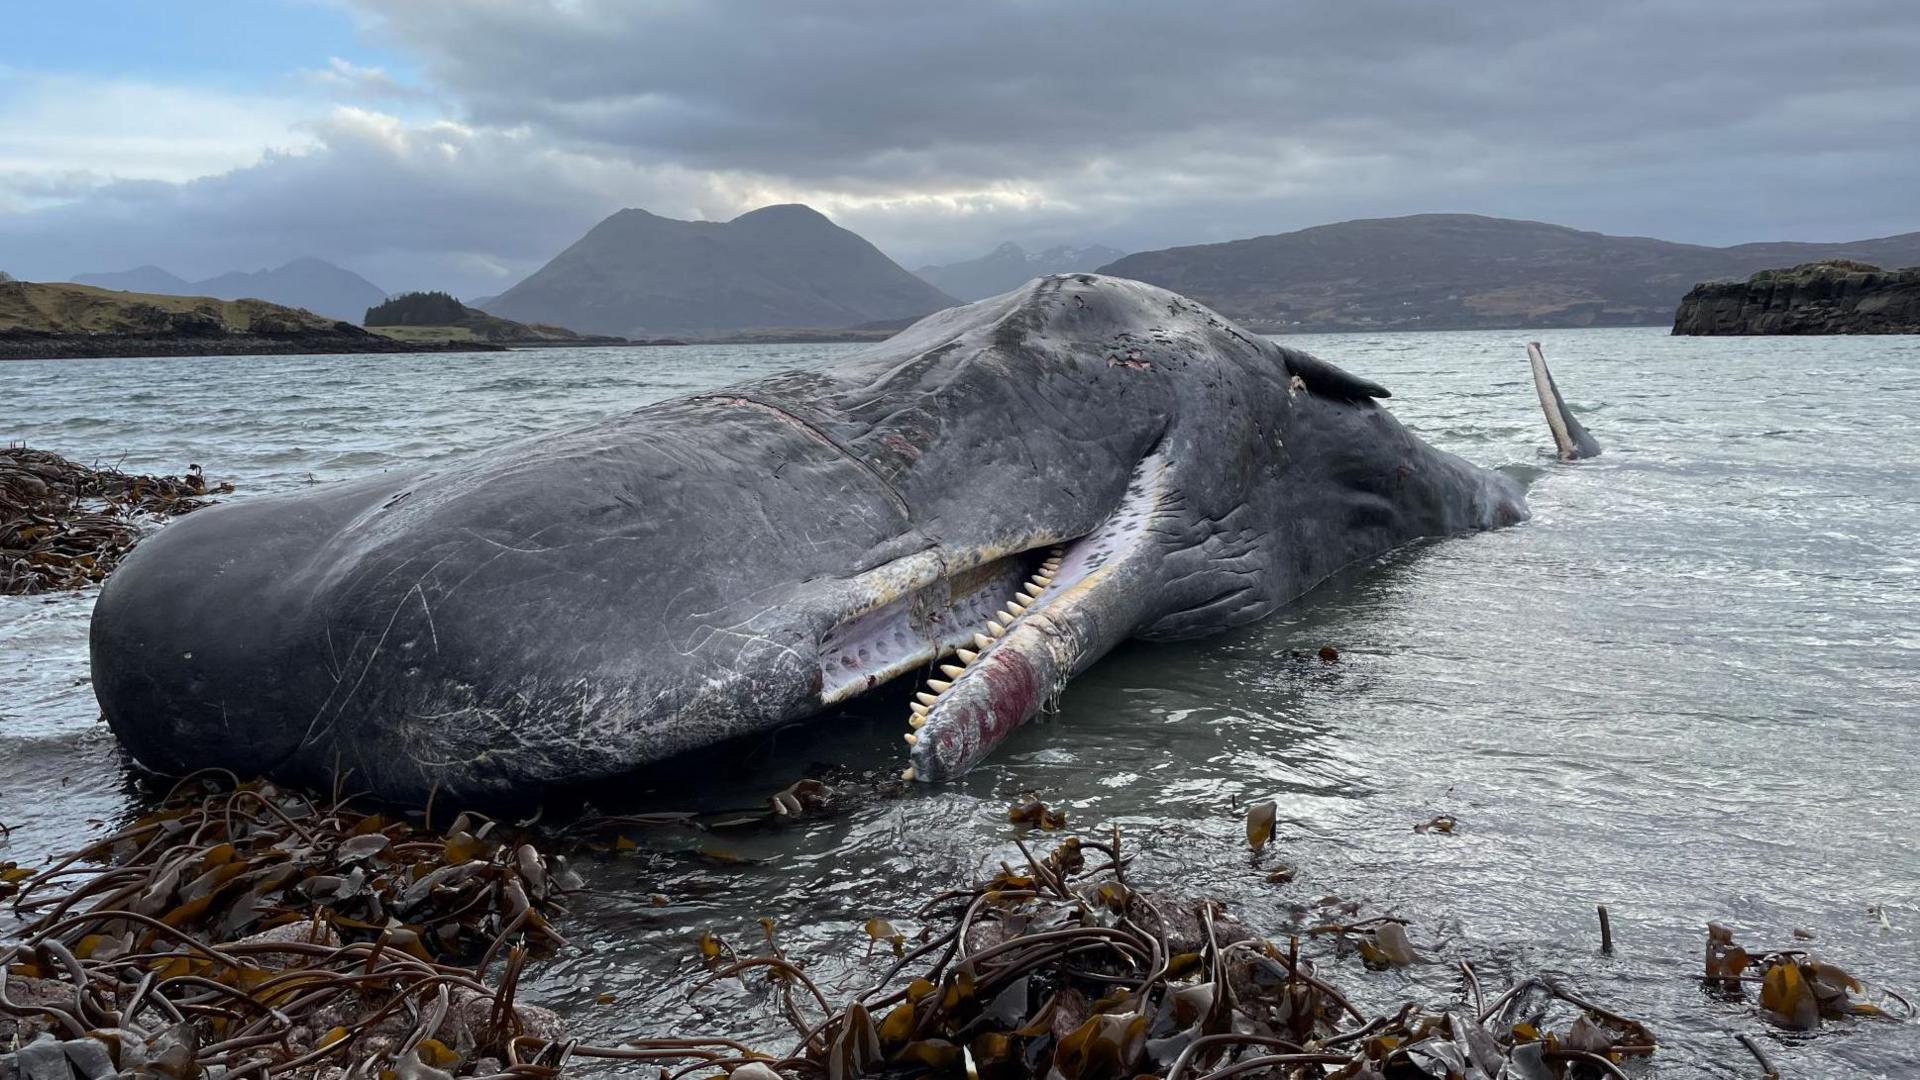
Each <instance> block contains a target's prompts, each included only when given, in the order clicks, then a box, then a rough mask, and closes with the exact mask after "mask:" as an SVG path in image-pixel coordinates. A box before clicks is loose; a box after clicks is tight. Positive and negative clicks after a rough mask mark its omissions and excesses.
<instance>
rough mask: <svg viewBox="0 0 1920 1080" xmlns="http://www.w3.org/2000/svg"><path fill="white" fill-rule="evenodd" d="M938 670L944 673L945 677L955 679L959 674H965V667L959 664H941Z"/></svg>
mask: <svg viewBox="0 0 1920 1080" xmlns="http://www.w3.org/2000/svg"><path fill="white" fill-rule="evenodd" d="M940 670H941V671H943V672H945V673H946V676H947V678H949V679H957V678H959V677H960V676H961V675H964V674H966V670H967V669H966V668H963V667H961V666H960V665H959V664H941V665H940Z"/></svg>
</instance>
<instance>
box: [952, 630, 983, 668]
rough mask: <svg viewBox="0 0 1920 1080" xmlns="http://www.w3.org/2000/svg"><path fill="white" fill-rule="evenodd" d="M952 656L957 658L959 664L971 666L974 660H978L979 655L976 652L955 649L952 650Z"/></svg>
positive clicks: (977, 635) (976, 635)
mask: <svg viewBox="0 0 1920 1080" xmlns="http://www.w3.org/2000/svg"><path fill="white" fill-rule="evenodd" d="M973 636H974V637H979V636H980V635H979V634H975V635H973ZM953 655H955V656H957V657H959V658H960V662H961V663H963V664H971V663H973V662H974V661H975V660H978V659H980V654H979V653H977V652H974V651H973V650H972V649H955V650H953Z"/></svg>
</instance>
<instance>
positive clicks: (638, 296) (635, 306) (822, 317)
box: [485, 204, 957, 337]
mask: <svg viewBox="0 0 1920 1080" xmlns="http://www.w3.org/2000/svg"><path fill="white" fill-rule="evenodd" d="M955 303H957V301H955V300H954V298H953V297H951V296H948V295H947V294H946V293H943V292H941V291H940V290H939V289H937V288H935V287H933V286H932V285H929V284H927V283H926V282H925V281H922V280H921V279H919V278H917V277H915V276H913V275H912V274H911V273H908V272H907V271H906V270H905V269H904V268H902V267H901V266H900V265H899V264H898V263H896V262H894V261H893V260H892V259H889V258H887V257H886V256H885V255H883V254H881V253H880V249H878V248H876V247H874V246H873V245H872V244H870V243H868V242H867V241H866V240H864V239H862V238H861V237H859V236H857V235H855V234H854V233H852V232H849V231H847V230H846V229H843V228H841V227H840V226H838V225H835V224H834V223H833V222H831V221H829V220H827V218H826V216H825V215H823V214H821V213H820V212H819V211H816V210H813V209H811V208H809V207H805V206H799V205H794V204H788V205H780V206H765V207H761V208H760V209H758V210H754V211H751V212H749V213H745V214H742V215H740V216H739V217H737V218H734V219H733V220H731V221H725V222H715V221H679V220H675V219H673V218H665V217H660V216H658V215H656V214H650V213H648V212H646V211H645V210H621V211H619V212H618V213H616V214H613V215H612V216H610V217H608V218H607V219H605V220H604V221H602V222H600V223H599V224H598V225H595V226H594V227H593V228H592V229H591V230H589V231H588V232H587V234H586V235H585V236H583V237H581V238H580V239H579V240H577V241H575V242H574V244H573V245H572V246H571V247H569V248H567V249H566V250H565V251H562V252H561V253H560V254H558V255H556V256H554V257H553V259H552V261H550V262H548V263H547V264H546V265H545V266H543V267H541V268H540V269H539V270H536V271H534V273H533V274H531V275H530V276H528V277H527V278H526V280H524V281H522V282H520V283H519V284H517V285H515V286H514V287H513V288H511V289H508V290H507V291H506V292H504V293H501V294H500V295H499V296H497V297H493V298H491V299H489V300H488V301H486V303H485V310H486V311H488V312H489V313H491V314H494V315H499V316H502V317H504V318H508V319H515V320H518V321H520V322H528V323H548V324H553V325H558V326H565V327H567V328H569V329H572V330H578V331H582V332H586V333H595V334H617V335H621V336H624V337H655V336H659V335H662V334H675V335H713V334H724V333H730V332H738V331H742V330H760V329H771V328H781V327H844V326H855V325H859V324H861V323H870V322H877V321H881V320H888V319H900V318H908V317H913V316H919V315H925V314H927V313H929V312H933V311H938V310H940V309H941V308H947V307H952V306H953V305H954V304H955Z"/></svg>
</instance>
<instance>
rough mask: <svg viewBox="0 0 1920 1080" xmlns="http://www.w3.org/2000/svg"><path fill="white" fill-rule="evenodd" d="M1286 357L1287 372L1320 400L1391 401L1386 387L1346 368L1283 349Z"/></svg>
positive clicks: (1315, 357)
mask: <svg viewBox="0 0 1920 1080" xmlns="http://www.w3.org/2000/svg"><path fill="white" fill-rule="evenodd" d="M1280 352H1281V355H1283V356H1285V357H1286V360H1287V370H1288V371H1289V372H1291V373H1292V374H1293V375H1294V377H1295V378H1297V379H1299V380H1300V381H1301V382H1302V383H1304V384H1306V387H1307V389H1308V390H1311V391H1313V392H1314V393H1316V394H1319V395H1320V396H1321V397H1330V398H1339V399H1340V400H1342V401H1360V400H1362V399H1365V398H1388V397H1392V396H1393V393H1392V392H1391V391H1389V390H1388V389H1387V388H1386V387H1384V386H1381V385H1380V384H1379V383H1377V382H1373V381H1372V380H1369V379H1363V378H1361V377H1360V376H1358V375H1355V374H1353V373H1352V372H1350V371H1347V370H1346V369H1344V368H1340V367H1336V366H1334V365H1333V364H1329V363H1327V362H1326V361H1325V360H1322V359H1320V358H1319V357H1317V356H1313V355H1311V354H1309V353H1303V352H1300V351H1299V350H1297V349H1284V348H1283V349H1281V350H1280Z"/></svg>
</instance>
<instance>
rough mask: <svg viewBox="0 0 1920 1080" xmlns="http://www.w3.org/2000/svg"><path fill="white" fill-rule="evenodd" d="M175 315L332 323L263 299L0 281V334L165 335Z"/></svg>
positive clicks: (319, 327)
mask: <svg viewBox="0 0 1920 1080" xmlns="http://www.w3.org/2000/svg"><path fill="white" fill-rule="evenodd" d="M176 317H186V318H187V319H189V320H193V321H198V320H212V321H217V322H219V323H220V324H221V325H223V326H225V327H226V328H227V329H228V330H230V331H233V332H238V333H245V332H248V331H255V332H263V333H264V332H271V333H289V332H297V331H302V330H306V331H313V332H319V333H325V332H331V331H332V330H333V328H334V325H335V323H334V320H332V319H328V318H324V317H322V316H319V315H315V314H313V313H312V312H309V311H303V310H300V309H299V308H288V307H281V306H280V305H278V304H269V303H267V302H266V301H265V300H216V299H213V298H212V297H207V296H162V295H159V294H158V293H132V292H115V291H113V290H111V289H98V288H94V287H93V286H90V285H69V284H64V283H52V282H31V281H9V282H0V332H5V331H9V330H15V331H18V330H24V331H31V332H39V333H50V334H165V333H171V332H174V331H175V330H176V329H177V321H176Z"/></svg>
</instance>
